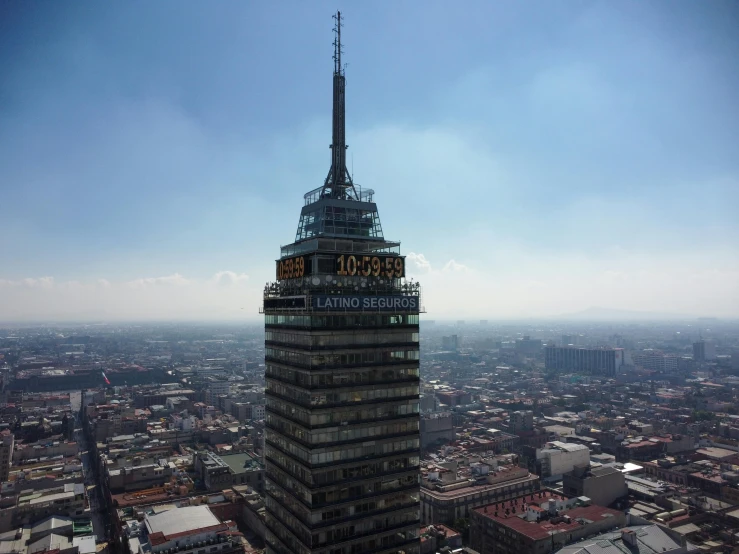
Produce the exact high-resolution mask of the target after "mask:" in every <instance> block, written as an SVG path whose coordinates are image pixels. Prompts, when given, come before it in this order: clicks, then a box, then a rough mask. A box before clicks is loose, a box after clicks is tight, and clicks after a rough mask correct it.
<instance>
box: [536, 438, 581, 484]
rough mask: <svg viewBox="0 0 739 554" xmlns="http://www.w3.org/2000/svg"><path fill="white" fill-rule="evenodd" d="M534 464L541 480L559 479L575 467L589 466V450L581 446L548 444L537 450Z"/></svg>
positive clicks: (564, 443) (556, 442)
mask: <svg viewBox="0 0 739 554" xmlns="http://www.w3.org/2000/svg"><path fill="white" fill-rule="evenodd" d="M536 464H537V466H538V469H539V476H540V477H541V478H542V479H545V478H548V477H561V476H562V475H564V474H565V473H569V472H570V471H572V470H573V469H575V467H583V466H588V465H590V449H589V448H588V447H587V446H585V445H582V444H571V443H567V442H560V441H552V442H548V443H547V444H546V445H545V446H544V448H542V449H537V451H536Z"/></svg>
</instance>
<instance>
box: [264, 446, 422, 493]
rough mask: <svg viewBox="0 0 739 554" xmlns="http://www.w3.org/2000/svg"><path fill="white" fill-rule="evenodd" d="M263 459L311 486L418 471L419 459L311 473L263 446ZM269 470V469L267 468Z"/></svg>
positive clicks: (323, 469)
mask: <svg viewBox="0 0 739 554" xmlns="http://www.w3.org/2000/svg"><path fill="white" fill-rule="evenodd" d="M265 457H266V459H267V460H268V461H271V462H274V464H276V466H279V467H277V470H278V471H283V470H284V471H286V472H288V473H289V474H290V475H292V476H295V478H296V479H298V480H300V482H302V483H306V484H308V485H312V486H319V487H320V486H327V485H331V484H333V483H336V482H337V481H345V480H347V479H367V478H370V477H372V476H373V475H384V474H386V473H393V472H399V471H404V470H406V469H418V467H419V464H420V458H419V456H417V455H410V456H397V457H394V458H392V459H390V460H381V461H380V460H378V461H371V460H370V461H368V462H364V463H358V464H352V465H349V466H346V467H328V468H322V469H314V470H313V471H310V470H307V469H305V468H304V467H303V466H302V465H301V464H299V463H297V462H296V461H295V460H293V459H292V458H291V457H290V456H287V455H285V454H284V453H283V452H281V451H280V450H278V449H276V448H274V447H272V446H270V445H269V444H267V445H265ZM268 470H269V468H268ZM285 488H289V487H287V486H286V487H285Z"/></svg>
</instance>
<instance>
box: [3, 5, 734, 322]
mask: <svg viewBox="0 0 739 554" xmlns="http://www.w3.org/2000/svg"><path fill="white" fill-rule="evenodd" d="M337 7H338V8H339V9H342V12H343V14H344V17H345V27H344V35H343V36H344V42H345V60H346V61H347V62H348V67H347V70H346V74H347V97H348V99H347V119H348V143H349V145H350V149H349V160H350V162H349V163H350V165H353V170H354V178H355V181H356V182H358V183H360V184H361V185H363V186H364V187H371V188H374V189H375V191H376V196H375V199H376V201H377V202H378V205H379V208H380V215H381V218H382V222H383V227H384V230H385V235H386V236H387V237H388V238H392V239H399V240H401V241H402V243H403V250H404V252H405V253H407V254H409V256H410V260H411V264H409V265H410V266H411V267H413V272H414V275H415V276H416V277H417V278H418V279H420V280H422V282H423V283H424V285H425V289H424V291H425V292H424V294H425V304H426V307H427V309H428V310H429V317H434V318H439V319H441V318H444V317H462V316H471V317H476V316H478V315H479V316H480V317H487V318H490V319H495V318H496V317H501V318H509V317H539V316H546V315H556V314H561V313H568V312H573V311H578V310H581V309H585V308H588V307H589V306H593V305H597V306H606V307H611V308H618V309H629V310H648V311H660V312H674V313H687V314H696V315H720V316H739V218H738V217H737V213H738V212H737V206H738V201H739V95H737V94H736V91H737V90H739V64H737V63H736V59H739V36H738V35H737V34H736V28H737V27H738V26H739V6H738V5H737V4H736V3H735V2H732V1H731V0H726V1H720V0H717V1H712V2H691V1H681V0H676V1H672V2H669V3H668V2H642V1H632V2H629V1H623V2H581V1H576V0H572V1H568V2H544V1H541V2H515V3H513V2H466V3H464V4H458V5H454V4H452V3H449V2H411V1H407V2H372V3H350V2H346V3H343V2H339V4H338V5H337V4H336V3H322V2H311V3H301V2H280V3H257V2H239V1H233V2H229V1H223V2H219V3H217V4H213V3H196V2H189V1H188V2H174V1H173V2H166V1H162V2H155V3H152V2H137V1H133V2H127V3H113V4H111V3H91V2H63V3H62V2H46V3H28V2H16V3H4V4H2V7H0V57H1V58H0V77H1V78H0V194H1V197H2V208H3V209H2V212H1V213H2V216H1V217H2V220H1V221H2V233H1V234H0V260H2V264H0V305H1V306H3V308H0V320H3V319H19V318H25V319H27V318H53V319H67V318H74V319H80V318H82V319H84V318H103V319H116V318H122V319H131V318H134V319H136V318H141V319H144V318H157V319H177V318H188V319H191V318H198V319H200V318H202V319H224V318H236V319H240V318H250V319H251V318H256V317H257V314H256V310H257V306H258V305H259V302H260V296H261V290H262V287H263V285H264V283H265V282H266V281H267V280H269V279H270V278H271V277H272V276H273V274H274V268H273V265H274V259H275V258H276V257H277V256H278V254H279V246H280V244H286V243H289V242H291V241H292V239H293V237H294V233H295V228H296V225H297V221H298V215H299V211H300V207H301V205H302V195H303V194H304V193H305V192H306V191H308V190H310V189H312V188H315V187H316V186H319V185H320V184H321V183H322V180H323V179H324V177H325V175H326V172H327V170H328V165H329V149H328V148H327V146H328V144H329V142H330V138H331V137H330V107H331V71H332V67H333V66H332V61H331V53H332V47H331V42H332V40H333V37H332V34H331V28H332V24H333V20H332V19H331V14H332V13H333V12H334V11H335V9H336V8H337ZM481 291H484V292H481ZM3 312H4V313H3Z"/></svg>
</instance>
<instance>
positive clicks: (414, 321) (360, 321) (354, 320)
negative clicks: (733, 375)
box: [264, 314, 419, 328]
mask: <svg viewBox="0 0 739 554" xmlns="http://www.w3.org/2000/svg"><path fill="white" fill-rule="evenodd" d="M418 321H419V317H418V314H356V315H352V314H343V315H291V314H279V315H278V314H266V315H265V316H264V323H265V324H266V325H289V326H291V327H308V328H321V327H334V328H343V327H384V326H387V325H418Z"/></svg>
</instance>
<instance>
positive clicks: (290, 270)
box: [277, 256, 311, 281]
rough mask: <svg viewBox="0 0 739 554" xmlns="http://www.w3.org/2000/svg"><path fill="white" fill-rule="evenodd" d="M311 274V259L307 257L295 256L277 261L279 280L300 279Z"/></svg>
mask: <svg viewBox="0 0 739 554" xmlns="http://www.w3.org/2000/svg"><path fill="white" fill-rule="evenodd" d="M310 274H311V264H310V259H309V258H307V257H306V256H295V257H293V258H285V259H284V260H277V280H278V281H282V280H283V279H299V278H301V277H305V276H306V275H310Z"/></svg>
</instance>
